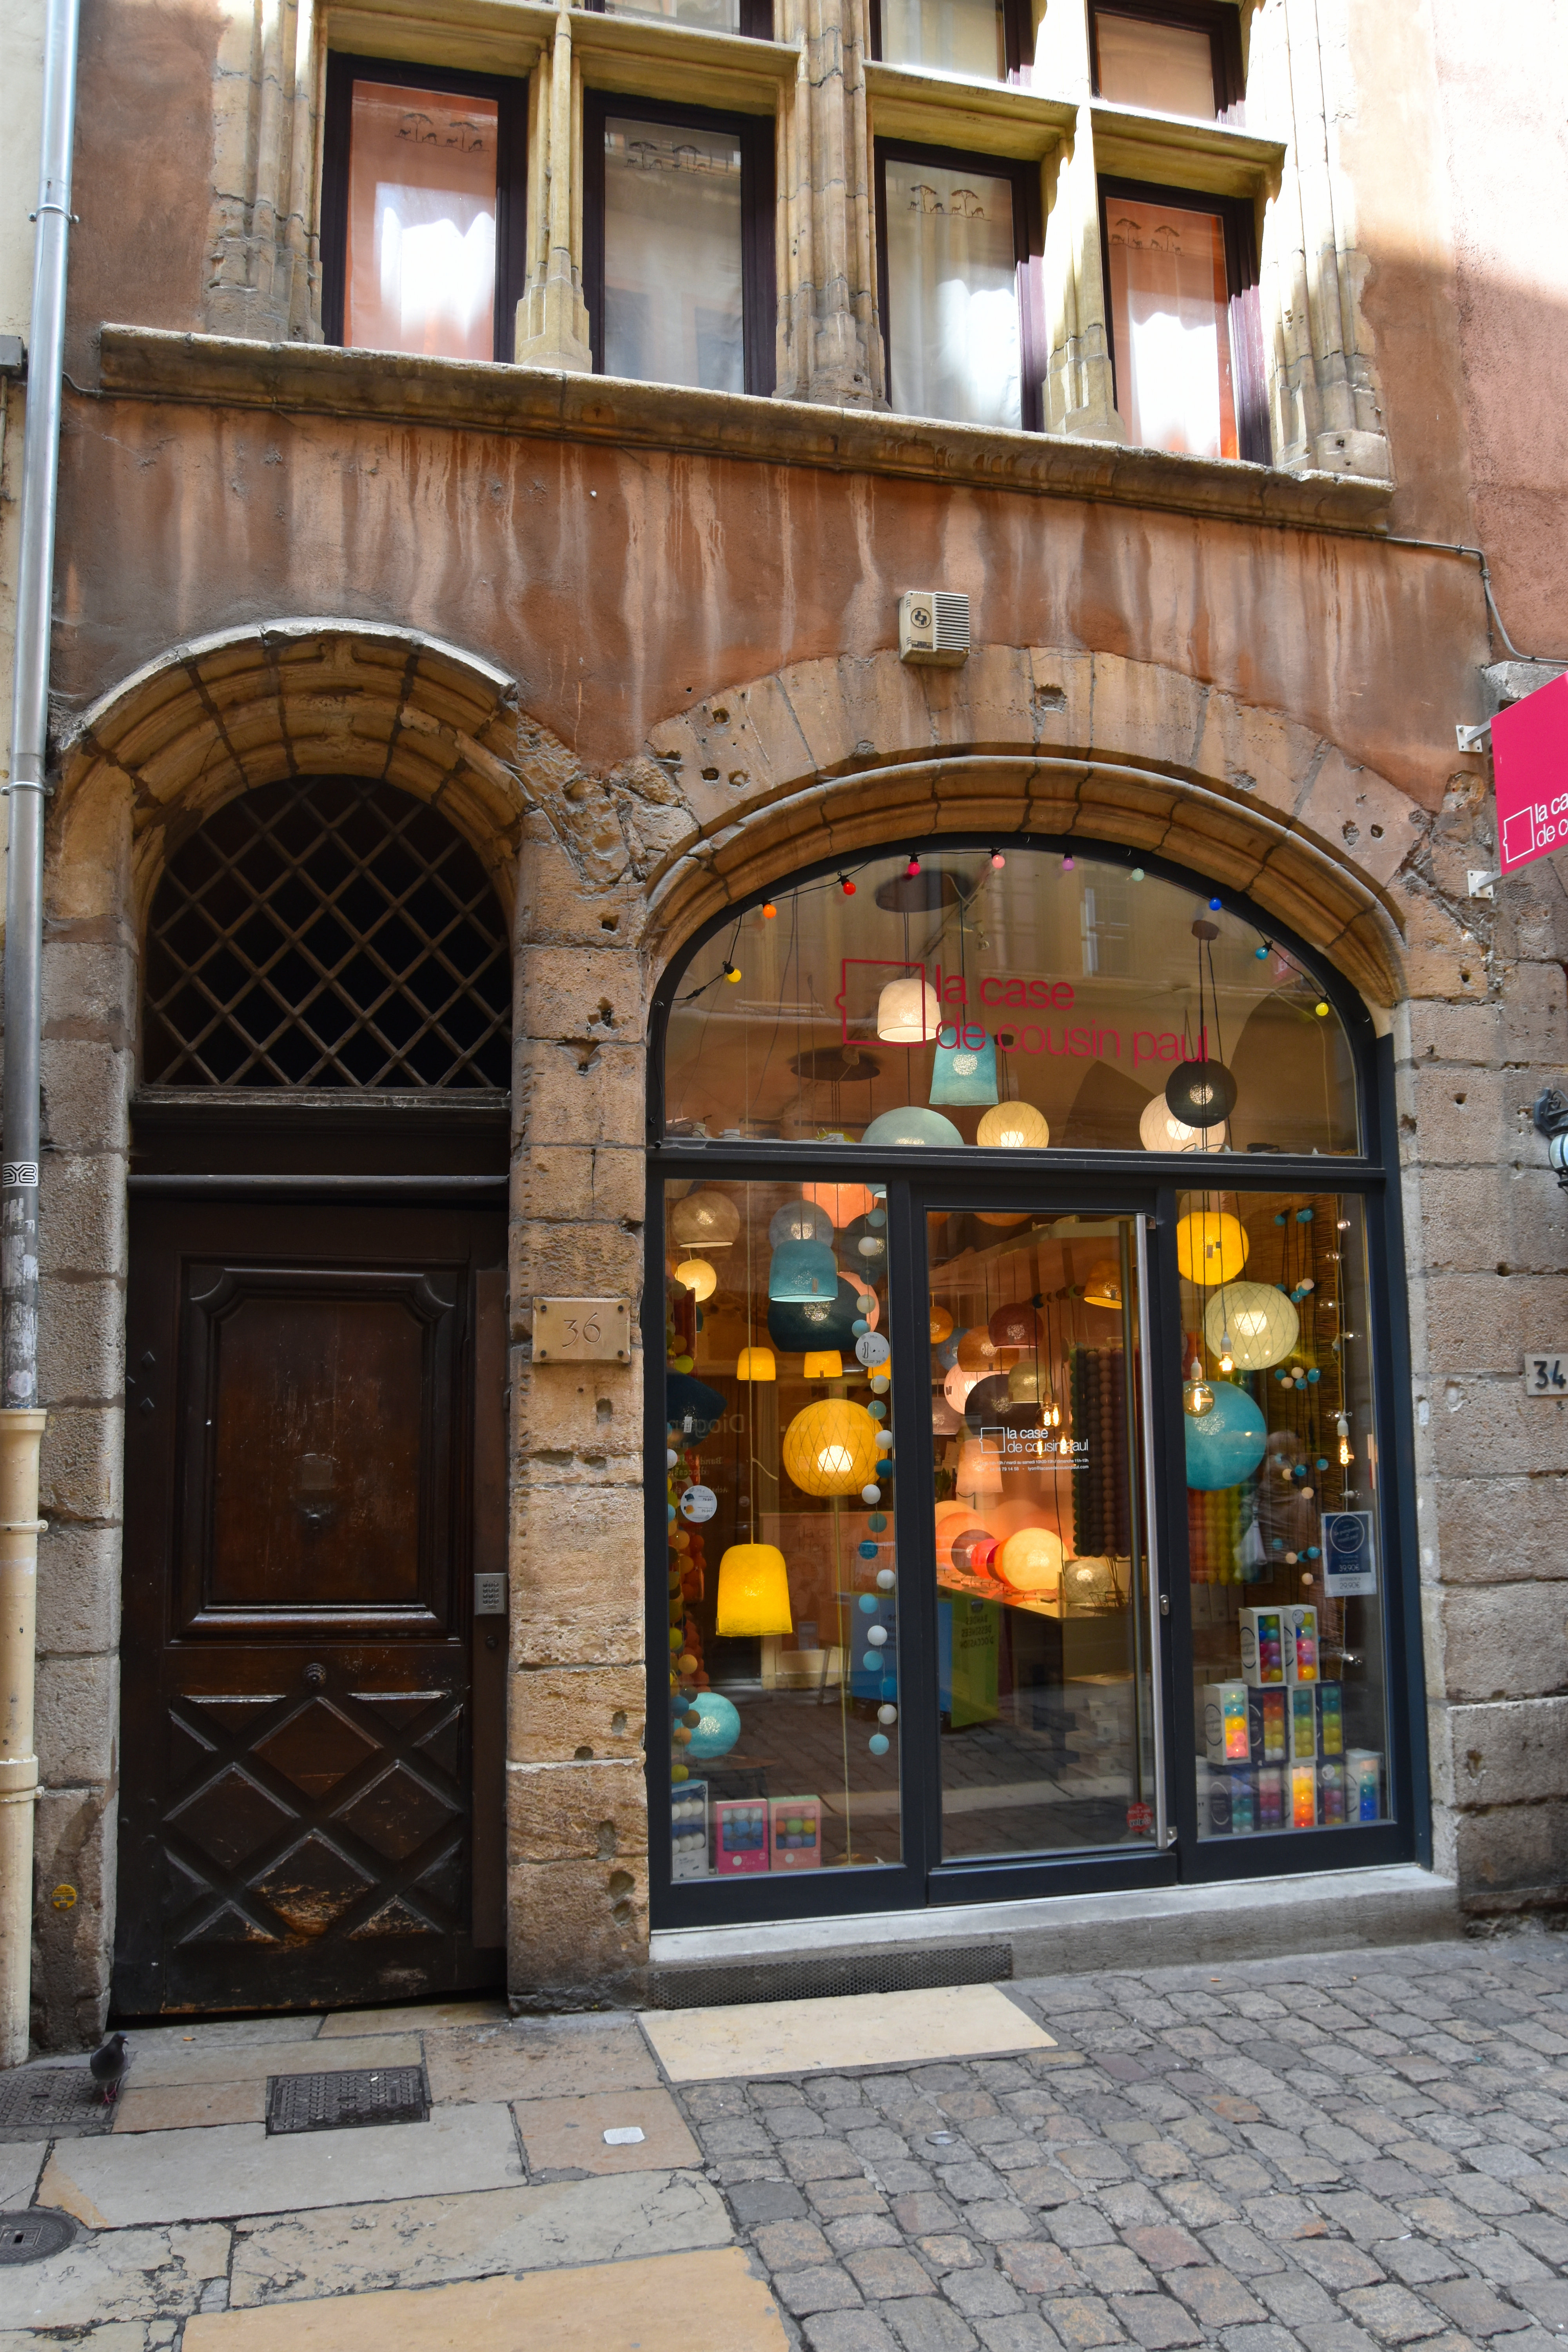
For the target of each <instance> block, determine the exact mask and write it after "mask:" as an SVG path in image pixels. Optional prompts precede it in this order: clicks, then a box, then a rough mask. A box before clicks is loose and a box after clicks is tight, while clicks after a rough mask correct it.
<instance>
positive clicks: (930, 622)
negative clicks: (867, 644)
mask: <svg viewBox="0 0 1568 2352" xmlns="http://www.w3.org/2000/svg"><path fill="white" fill-rule="evenodd" d="M899 659H900V661H907V662H924V663H926V664H928V665H930V666H931V667H936V668H938V669H957V668H958V667H960V666H961V664H963V663H964V662H966V661H967V660H968V659H969V599H968V597H967V596H955V595H953V594H952V593H950V592H949V591H948V590H947V589H945V588H907V589H906V590H905V591H904V593H903V594H902V595H901V596H900V599H899Z"/></svg>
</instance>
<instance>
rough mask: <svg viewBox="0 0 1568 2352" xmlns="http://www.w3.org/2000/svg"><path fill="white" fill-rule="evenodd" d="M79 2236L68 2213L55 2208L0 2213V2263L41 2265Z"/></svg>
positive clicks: (40, 2207) (44, 2206) (47, 2207)
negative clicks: (45, 2259)
mask: <svg viewBox="0 0 1568 2352" xmlns="http://www.w3.org/2000/svg"><path fill="white" fill-rule="evenodd" d="M75 2236H76V2223H75V2222H74V2221H72V2220H71V2217H70V2215H69V2214H68V2213H58V2212H57V2211H56V2210H55V2209H54V2207H53V2206H52V2205H34V2206H31V2207H29V2209H28V2210H27V2211H26V2213H0V2263H41V2262H42V2261H43V2260H44V2258H45V2256H46V2255H47V2254H58V2252H60V2250H61V2248H62V2247H64V2246H68V2245H69V2244H70V2242H71V2241H72V2240H73V2238H74V2237H75Z"/></svg>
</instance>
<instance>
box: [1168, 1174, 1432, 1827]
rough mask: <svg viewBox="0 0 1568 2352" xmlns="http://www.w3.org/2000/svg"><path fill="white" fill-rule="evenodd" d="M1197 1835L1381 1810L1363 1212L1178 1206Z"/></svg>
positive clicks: (1243, 1199)
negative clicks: (1179, 1212)
mask: <svg viewBox="0 0 1568 2352" xmlns="http://www.w3.org/2000/svg"><path fill="white" fill-rule="evenodd" d="M1178 1205H1179V1206H1180V1208H1181V1210H1182V1216H1181V1219H1180V1221H1179V1223H1177V1226H1176V1232H1175V1247H1176V1260H1177V1265H1178V1269H1179V1271H1180V1275H1181V1297H1182V1326H1183V1337H1182V1352H1183V1356H1184V1364H1183V1367H1182V1400H1183V1405H1184V1435H1185V1445H1186V1475H1187V1529H1188V1534H1187V1554H1188V1563H1189V1573H1190V1575H1191V1579H1192V1620H1193V1677H1194V1694H1193V1716H1194V1727H1195V1730H1196V1775H1197V1809H1196V1810H1197V1823H1198V1835H1199V1836H1200V1838H1222V1837H1233V1838H1237V1837H1242V1836H1245V1835H1247V1834H1248V1833H1250V1832H1266V1831H1279V1832H1288V1831H1298V1830H1310V1829H1346V1828H1354V1827H1357V1826H1360V1825H1363V1824H1370V1823H1373V1822H1382V1821H1385V1820H1386V1819H1387V1818H1388V1811H1389V1770H1388V1705H1387V1694H1386V1683H1387V1675H1386V1667H1385V1660H1384V1612H1383V1603H1382V1599H1381V1593H1382V1590H1383V1580H1384V1576H1385V1574H1386V1569H1385V1565H1384V1533H1383V1524H1382V1515H1381V1509H1380V1505H1381V1494H1380V1488H1381V1486H1382V1475H1381V1465H1380V1462H1379V1456H1378V1443H1377V1424H1376V1417H1375V1414H1374V1412H1373V1380H1372V1352H1371V1332H1370V1328H1369V1327H1370V1324H1371V1319H1372V1305H1371V1296H1370V1286H1369V1284H1368V1279H1367V1265H1366V1231H1365V1216H1364V1211H1363V1203H1362V1202H1360V1201H1359V1200H1357V1199H1354V1198H1352V1197H1348V1196H1346V1195H1343V1194H1340V1193H1334V1192H1286V1193H1278V1194H1276V1193H1272V1192H1239V1193H1231V1192H1218V1191H1215V1192H1196V1193H1192V1194H1189V1195H1186V1196H1185V1197H1184V1199H1183V1200H1182V1201H1181V1202H1179V1204H1178Z"/></svg>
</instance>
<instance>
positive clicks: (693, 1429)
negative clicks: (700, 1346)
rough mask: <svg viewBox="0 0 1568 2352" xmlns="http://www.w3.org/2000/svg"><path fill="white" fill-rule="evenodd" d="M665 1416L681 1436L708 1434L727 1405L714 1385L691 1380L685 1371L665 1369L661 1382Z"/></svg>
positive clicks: (725, 1411) (711, 1431) (718, 1421)
mask: <svg viewBox="0 0 1568 2352" xmlns="http://www.w3.org/2000/svg"><path fill="white" fill-rule="evenodd" d="M664 1410H665V1416H666V1419H667V1421H668V1425H669V1427H670V1428H671V1429H676V1430H679V1432H680V1433H681V1435H682V1436H683V1437H708V1436H710V1435H711V1434H712V1433H713V1431H714V1430H716V1429H717V1428H718V1426H719V1424H720V1423H721V1421H722V1420H723V1418H724V1415H725V1414H726V1413H727V1412H729V1410H730V1408H729V1406H728V1405H727V1404H726V1403H725V1402H724V1400H723V1398H722V1397H721V1395H720V1393H719V1391H718V1390H717V1389H710V1387H709V1386H708V1384H707V1382H706V1381H694V1380H693V1379H692V1377H691V1374H690V1373H689V1372H669V1373H667V1374H666V1376H665V1383H664Z"/></svg>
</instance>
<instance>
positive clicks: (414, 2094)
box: [267, 2066, 430, 2133]
mask: <svg viewBox="0 0 1568 2352" xmlns="http://www.w3.org/2000/svg"><path fill="white" fill-rule="evenodd" d="M429 2119H430V2085H429V2084H428V2083H427V2082H426V2079H425V2069H424V2067H423V2066H377V2067H374V2068H370V2067H361V2068H357V2069H356V2068H345V2069H344V2070H343V2071H342V2073H341V2074H269V2075H268V2078H267V2128H268V2133H272V2132H309V2131H346V2130H348V2129H350V2128H351V2127H352V2126H353V2125H355V2124H423V2123H427V2122H428V2121H429Z"/></svg>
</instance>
